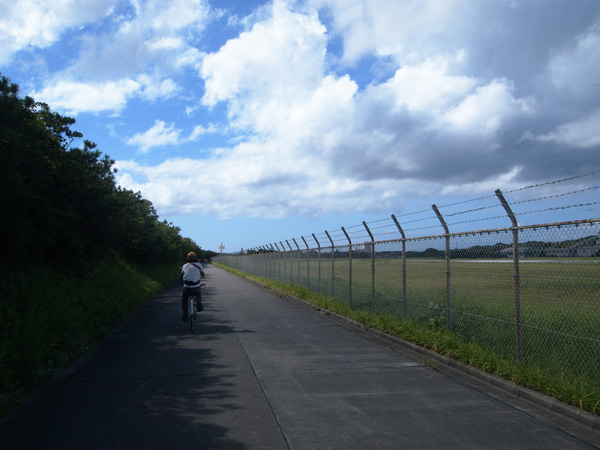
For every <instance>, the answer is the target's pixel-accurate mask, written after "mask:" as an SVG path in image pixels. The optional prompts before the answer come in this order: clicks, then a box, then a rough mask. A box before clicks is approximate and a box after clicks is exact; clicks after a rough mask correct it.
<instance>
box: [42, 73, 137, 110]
mask: <svg viewBox="0 0 600 450" xmlns="http://www.w3.org/2000/svg"><path fill="white" fill-rule="evenodd" d="M140 88H141V84H140V83H138V82H137V81H134V80H131V79H128V78H125V79H121V80H118V81H105V82H98V83H82V82H78V81H68V80H57V81H55V82H53V83H49V84H48V85H47V86H46V87H45V88H44V89H42V90H41V91H40V92H36V93H34V94H33V97H34V98H36V99H42V100H43V101H44V102H46V103H48V104H50V105H52V107H53V108H56V109H60V110H63V111H66V113H67V114H74V115H77V114H79V113H81V112H83V111H87V112H93V113H98V112H101V111H120V110H121V109H123V107H124V106H125V105H126V103H127V99H128V97H130V96H131V95H133V93H135V92H136V91H138V90H139V89H140Z"/></svg>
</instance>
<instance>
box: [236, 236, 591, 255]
mask: <svg viewBox="0 0 600 450" xmlns="http://www.w3.org/2000/svg"><path fill="white" fill-rule="evenodd" d="M512 248H513V247H512V244H506V243H497V244H493V245H474V246H472V247H468V248H454V249H450V258H452V259H459V258H506V257H510V256H512ZM299 251H300V252H302V254H304V255H305V254H306V251H305V250H299ZM291 252H292V253H294V252H296V251H295V250H292V251H291ZM244 253H245V254H247V255H253V254H258V253H271V252H269V251H268V250H265V249H258V250H248V251H246V252H244ZM287 253H290V252H287ZM519 253H520V254H521V256H600V236H596V235H591V236H586V237H582V238H580V239H570V240H565V241H560V242H541V241H527V242H522V243H520V244H519ZM323 254H326V255H331V252H330V251H329V249H325V250H324V251H323V252H322V255H323ZM375 254H376V255H377V256H378V257H390V258H400V257H402V251H400V250H376V251H375ZM309 256H310V257H311V258H317V257H318V251H317V250H315V249H311V250H309ZM445 256H446V252H445V250H443V249H436V248H427V249H425V250H422V251H414V250H409V251H407V252H406V257H407V258H445ZM334 257H336V258H347V257H348V251H340V250H334ZM352 257H353V258H370V257H371V250H370V249H369V247H368V246H364V247H360V248H355V249H353V250H352Z"/></svg>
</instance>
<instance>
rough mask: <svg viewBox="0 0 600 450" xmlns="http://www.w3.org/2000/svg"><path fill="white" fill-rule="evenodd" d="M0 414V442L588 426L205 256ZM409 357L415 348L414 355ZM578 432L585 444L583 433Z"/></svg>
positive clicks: (337, 437) (60, 445)
mask: <svg viewBox="0 0 600 450" xmlns="http://www.w3.org/2000/svg"><path fill="white" fill-rule="evenodd" d="M206 272H207V279H206V283H207V286H206V290H205V312H203V313H202V314H201V317H200V319H199V322H198V325H199V326H198V329H197V330H196V332H195V333H194V334H192V333H190V332H189V328H188V327H187V324H184V323H182V322H181V317H180V310H179V295H180V294H179V292H180V291H179V287H173V288H171V289H168V290H166V291H165V292H163V293H162V294H161V295H159V296H157V297H156V298H155V299H154V300H153V301H151V302H149V303H148V304H147V305H146V306H145V307H144V308H143V309H142V310H141V311H140V312H139V314H137V315H136V316H135V317H134V318H133V319H132V320H130V321H129V322H128V323H127V324H126V325H125V326H123V327H121V328H120V329H119V330H118V331H117V332H115V333H113V335H112V336H111V337H110V338H109V339H107V340H106V341H105V342H104V343H102V344H101V345H100V346H98V347H97V348H96V349H95V350H94V351H91V352H90V353H89V354H88V355H86V356H85V357H84V358H82V360H80V361H79V362H78V363H77V364H76V365H75V366H74V367H73V368H72V369H71V370H70V371H69V372H68V373H67V374H65V375H64V376H62V377H59V378H57V379H55V380H53V382H51V383H49V385H48V386H46V387H45V388H44V389H42V390H41V391H40V393H39V395H38V396H35V397H33V398H32V399H31V400H30V401H29V402H27V403H26V404H24V405H23V406H22V407H21V408H20V409H19V410H17V411H16V413H15V414H14V415H12V416H10V417H9V418H7V419H5V420H3V421H2V423H0V425H1V426H0V436H1V437H0V448H1V449H3V450H11V449H61V450H65V449H92V450H95V449H260V450H267V449H288V448H291V449H361V450H364V449H457V448H461V449H545V450H548V449H560V450H564V449H591V448H599V447H598V446H600V436H599V435H600V432H598V431H592V430H591V428H589V427H586V426H579V425H578V424H577V423H575V422H571V421H569V420H567V419H565V418H563V417H561V416H557V415H556V414H554V413H550V412H549V411H548V410H546V409H544V408H538V407H537V406H536V405H535V404H529V403H528V402H527V401H525V400H523V399H520V398H517V397H514V396H513V395H512V394H508V393H506V391H503V390H499V389H497V388H494V387H491V386H489V385H488V384H486V383H483V382H481V380H478V379H474V378H472V377H470V376H467V375H464V374H461V372H460V371H453V370H452V369H451V368H445V367H439V368H438V369H437V370H434V369H432V368H430V367H427V366H424V365H422V364H420V363H419V358H420V357H419V356H418V355H416V354H414V353H411V352H410V350H408V349H406V348H405V347H404V346H402V345H398V344H394V343H393V342H390V341H387V340H384V339H381V338H379V337H377V336H374V335H373V334H370V333H368V332H366V331H364V330H362V331H361V330H360V329H359V328H354V327H353V326H351V325H346V324H344V323H343V322H340V321H336V320H332V319H331V316H328V315H326V314H324V313H323V312H322V311H316V310H315V309H314V308H312V307H306V306H305V305H303V304H301V303H300V302H298V301H292V300H290V299H282V298H280V297H278V296H277V295H275V294H274V293H273V292H272V291H269V290H267V289H265V288H263V287H260V286H257V285H255V284H253V283H251V282H249V281H247V280H244V279H241V278H238V277H235V276H233V275H230V274H228V273H227V272H225V271H223V270H221V269H218V268H215V267H212V266H208V267H207V270H206ZM421 358H422V357H421ZM586 442H587V443H586Z"/></svg>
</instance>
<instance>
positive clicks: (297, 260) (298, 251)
mask: <svg viewBox="0 0 600 450" xmlns="http://www.w3.org/2000/svg"><path fill="white" fill-rule="evenodd" d="M292 241H294V245H295V246H296V249H297V250H296V266H298V267H297V269H298V270H297V272H298V278H297V279H296V284H300V246H299V245H298V243H297V242H296V239H295V238H292Z"/></svg>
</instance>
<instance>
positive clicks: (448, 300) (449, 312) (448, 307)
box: [431, 205, 452, 331]
mask: <svg viewBox="0 0 600 450" xmlns="http://www.w3.org/2000/svg"><path fill="white" fill-rule="evenodd" d="M431 207H432V208H433V210H434V211H435V215H436V216H437V217H438V219H439V221H440V223H441V224H442V227H444V232H445V234H444V236H445V238H446V330H448V331H450V330H451V329H452V303H451V295H450V230H448V225H446V221H445V220H444V217H442V215H441V214H440V212H439V210H438V208H437V206H435V205H431Z"/></svg>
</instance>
